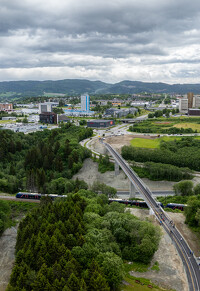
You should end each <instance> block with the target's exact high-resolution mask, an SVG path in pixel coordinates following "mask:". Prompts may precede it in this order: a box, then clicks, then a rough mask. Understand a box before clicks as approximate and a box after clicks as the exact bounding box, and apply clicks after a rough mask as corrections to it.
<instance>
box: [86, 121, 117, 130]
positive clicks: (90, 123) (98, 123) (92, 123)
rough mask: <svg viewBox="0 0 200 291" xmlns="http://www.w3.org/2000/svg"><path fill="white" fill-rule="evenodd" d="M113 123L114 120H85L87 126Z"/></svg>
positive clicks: (102, 125) (99, 126) (98, 126)
mask: <svg viewBox="0 0 200 291" xmlns="http://www.w3.org/2000/svg"><path fill="white" fill-rule="evenodd" d="M114 124H115V122H114V120H104V119H102V120H101V119H94V120H89V121H87V127H96V128H102V127H109V126H113V125H114Z"/></svg>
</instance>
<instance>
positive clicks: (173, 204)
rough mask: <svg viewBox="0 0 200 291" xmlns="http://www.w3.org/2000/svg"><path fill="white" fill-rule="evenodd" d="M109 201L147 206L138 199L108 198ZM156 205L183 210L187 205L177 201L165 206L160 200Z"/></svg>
mask: <svg viewBox="0 0 200 291" xmlns="http://www.w3.org/2000/svg"><path fill="white" fill-rule="evenodd" d="M111 202H119V203H122V204H126V205H130V206H133V205H134V206H138V207H143V208H148V205H147V204H146V202H145V201H139V200H123V199H109V203H111ZM157 205H158V206H160V207H162V208H171V209H173V210H174V209H179V210H181V211H183V210H184V208H185V207H186V206H187V205H186V204H178V203H168V204H167V205H166V206H164V205H163V204H162V203H161V202H157Z"/></svg>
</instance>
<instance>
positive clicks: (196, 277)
mask: <svg viewBox="0 0 200 291" xmlns="http://www.w3.org/2000/svg"><path fill="white" fill-rule="evenodd" d="M101 142H102V143H103V144H104V146H105V147H106V149H107V150H108V151H109V153H110V154H111V155H112V157H113V158H114V160H115V174H118V172H119V166H120V167H121V169H122V170H123V171H124V173H125V174H126V175H127V176H128V178H129V180H130V184H131V188H132V190H133V191H132V195H133V194H134V193H133V192H134V191H135V190H134V189H135V188H137V189H138V191H139V192H140V194H141V196H142V197H143V199H144V200H145V202H146V203H147V205H148V207H149V209H150V211H151V212H152V213H153V214H154V215H155V217H156V219H157V220H158V221H159V223H160V225H161V226H162V227H163V228H164V230H165V231H166V233H167V234H168V235H169V237H170V238H171V240H172V242H173V243H174V245H175V247H176V249H177V251H178V253H179V255H180V257H181V259H182V262H183V265H184V268H185V271H186V274H187V279H188V286H189V291H200V271H199V265H198V263H197V260H196V258H195V256H194V255H193V252H192V250H191V249H190V247H189V246H188V244H187V242H186V241H185V239H184V237H183V236H182V235H181V234H180V232H179V231H178V230H177V228H176V227H175V225H174V223H173V221H171V219H170V218H169V216H168V215H167V213H166V212H165V211H164V210H163V208H162V207H160V206H159V205H158V203H157V201H156V200H155V199H154V198H153V196H152V192H151V191H150V190H149V189H148V187H147V186H146V185H145V184H144V183H143V181H142V180H141V179H140V178H139V177H138V175H137V174H136V173H135V172H134V171H133V170H132V169H131V168H130V167H129V165H128V164H127V163H126V161H125V160H124V159H123V158H122V157H121V155H120V154H119V153H118V152H117V151H116V150H115V149H113V148H112V147H111V145H109V144H108V143H106V142H104V141H103V140H101Z"/></svg>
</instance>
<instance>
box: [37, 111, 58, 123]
mask: <svg viewBox="0 0 200 291" xmlns="http://www.w3.org/2000/svg"><path fill="white" fill-rule="evenodd" d="M39 116H40V122H41V123H48V124H54V123H57V114H55V113H54V112H43V113H41V114H40V115H39Z"/></svg>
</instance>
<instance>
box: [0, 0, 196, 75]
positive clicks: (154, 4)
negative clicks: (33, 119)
mask: <svg viewBox="0 0 200 291" xmlns="http://www.w3.org/2000/svg"><path fill="white" fill-rule="evenodd" d="M0 4H1V5H0V41H1V48H0V69H4V68H7V69H9V68H13V69H14V68H22V69H23V68H29V69H30V70H31V68H43V67H69V68H77V67H79V69H80V67H81V68H82V69H83V70H85V71H87V70H89V69H91V68H92V69H93V74H94V72H95V66H96V69H97V72H98V73H97V75H96V76H97V77H99V76H100V74H101V73H100V72H99V71H100V68H101V67H102V76H103V74H104V73H103V71H104V70H105V67H106V66H109V68H110V70H112V69H113V70H114V68H116V67H117V66H118V67H119V66H123V67H122V70H121V71H122V74H125V73H124V72H125V69H126V68H127V72H129V73H131V66H132V67H137V66H140V68H138V69H137V70H135V72H137V71H138V72H139V71H140V70H143V71H144V72H145V74H146V75H148V74H147V73H146V67H145V66H154V69H155V67H158V66H162V65H167V64H168V65H170V64H175V63H178V64H180V65H181V64H185V65H192V64H197V63H199V59H198V58H195V54H196V53H198V52H199V51H198V48H193V47H191V50H189V47H190V46H192V45H194V44H195V45H196V44H198V40H199V36H200V32H199V30H198V29H199V27H200V17H199V16H200V15H199V14H200V13H199V11H200V1H197V0H194V1H192V3H191V1H189V0H176V1H172V0H162V1H160V0H145V1H139V0H115V1H114V0H113V1H112V0H111V1H105V0H102V1H100V0H98V1H94V0H84V1H81V0H73V1H72V0H67V1H65V0H63V1H62V0H57V1H55V0H49V1H47V0H43V1H39V0H24V1H19V0H9V1H8V0H6V1H5V0H0ZM188 51H190V53H188ZM180 55H181V57H180ZM152 70H153V68H152ZM179 72H180V76H179V77H180V78H181V72H182V70H179ZM77 73H78V71H77ZM134 74H135V73H134ZM170 74H171V73H169V75H170ZM155 75H157V73H156V72H155ZM158 75H159V74H158ZM171 75H172V74H171ZM186 75H187V74H185V73H184V74H183V78H185V76H186ZM189 75H191V74H189ZM94 76H95V74H94ZM124 76H125V75H124ZM138 76H140V75H138ZM100 77H101V76H100ZM121 77H122V78H123V75H122V76H121ZM131 77H132V78H135V77H136V75H132V76H131ZM55 78H56V76H55ZM116 78H120V76H119V77H116Z"/></svg>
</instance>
